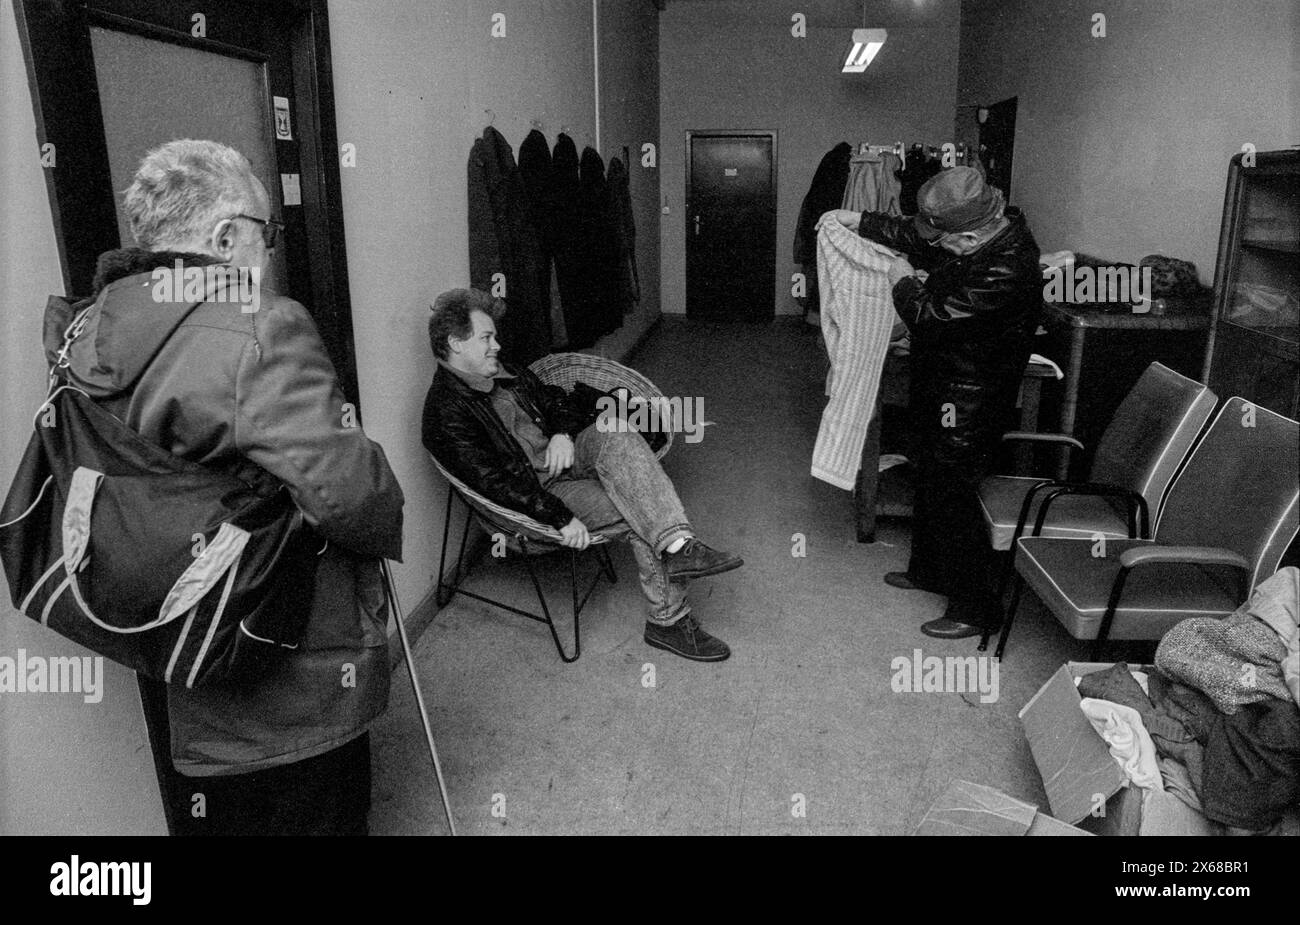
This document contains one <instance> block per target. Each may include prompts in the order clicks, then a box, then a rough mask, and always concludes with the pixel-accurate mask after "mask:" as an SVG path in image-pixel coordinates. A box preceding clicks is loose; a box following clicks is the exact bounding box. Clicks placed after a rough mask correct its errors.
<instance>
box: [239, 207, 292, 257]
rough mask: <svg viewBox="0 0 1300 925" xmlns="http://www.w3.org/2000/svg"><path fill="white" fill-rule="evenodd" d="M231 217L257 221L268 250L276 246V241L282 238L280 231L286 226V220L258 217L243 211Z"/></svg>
mask: <svg viewBox="0 0 1300 925" xmlns="http://www.w3.org/2000/svg"><path fill="white" fill-rule="evenodd" d="M230 217H231V218H246V219H248V220H249V221H250V222H257V223H258V224H259V225H261V226H262V243H263V244H265V245H266V249H267V250H271V249H273V248H274V247H275V242H276V241H278V240H279V239H280V232H281V231H283V230H284V228H285V225H284V222H281V221H278V220H276V219H274V218H257V217H256V216H253V215H244V214H243V213H240V214H239V215H232V216H230Z"/></svg>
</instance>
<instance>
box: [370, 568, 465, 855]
mask: <svg viewBox="0 0 1300 925" xmlns="http://www.w3.org/2000/svg"><path fill="white" fill-rule="evenodd" d="M379 562H380V568H381V569H382V570H383V573H384V588H385V590H386V591H387V593H388V600H389V604H390V606H391V607H392V610H393V616H394V617H395V618H396V619H397V635H398V637H399V638H401V640H402V652H403V653H404V654H405V656H406V671H407V673H408V674H409V675H410V676H411V690H413V691H415V705H416V706H417V707H418V708H419V710H420V722H421V723H423V724H424V738H425V741H426V742H428V743H429V757H431V758H432V759H433V772H434V773H435V774H436V775H437V776H438V793H439V794H440V795H441V796H442V810H443V812H444V813H446V814H447V827H448V828H449V829H450V830H451V834H452V835H453V836H454V835H455V834H456V823H455V822H454V821H452V818H451V803H450V802H448V800H447V784H446V783H445V782H444V781H443V779H442V764H441V763H439V761H438V749H437V747H436V746H435V745H434V744H433V729H432V728H431V727H430V726H429V711H428V710H426V709H425V708H424V694H422V693H421V692H420V679H419V678H418V677H417V676H416V674H415V657H414V656H413V655H412V654H411V642H410V640H409V639H407V638H406V621H405V619H404V618H403V615H402V605H401V604H399V603H398V602H397V585H396V584H394V583H393V572H392V570H391V569H390V568H389V567H388V560H387V559H380V560H379Z"/></svg>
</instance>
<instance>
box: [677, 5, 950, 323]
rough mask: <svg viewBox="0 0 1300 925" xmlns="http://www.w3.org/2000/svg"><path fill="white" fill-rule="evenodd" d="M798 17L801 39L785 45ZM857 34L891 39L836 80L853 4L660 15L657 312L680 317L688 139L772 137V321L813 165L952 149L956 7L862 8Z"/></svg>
mask: <svg viewBox="0 0 1300 925" xmlns="http://www.w3.org/2000/svg"><path fill="white" fill-rule="evenodd" d="M796 9H806V10H807V11H808V19H807V37H806V38H796V37H794V36H793V35H792V34H791V26H792V21H791V14H792V12H793V11H794V10H796ZM867 9H868V12H867V25H868V26H871V27H884V28H886V29H888V30H889V37H888V39H887V40H886V42H885V46H884V48H883V49H881V51H880V53H879V54H878V55H877V56H876V59H875V60H874V61H873V62H872V63H871V65H870V67H868V68H867V71H866V73H864V74H854V75H847V74H842V73H841V72H840V71H841V68H842V66H843V64H844V59H845V57H846V56H847V54H848V52H849V49H850V48H851V46H852V31H853V29H854V28H860V27H862V26H863V13H862V4H860V3H857V2H851V3H831V2H825V0H823V2H819V3H812V4H795V5H793V6H792V5H791V4H789V3H787V2H784V0H709V2H707V3H705V2H698V0H697V2H682V0H674V2H671V3H669V4H668V8H667V10H666V11H665V12H664V13H662V14H661V15H660V31H659V49H660V55H659V81H660V88H661V94H662V95H661V100H660V109H659V112H660V129H661V133H660V134H661V139H662V145H661V152H660V153H661V165H662V175H663V179H662V183H663V197H664V204H666V205H667V206H668V207H669V209H670V214H668V215H665V216H663V219H662V220H663V257H662V264H661V266H662V271H661V272H662V280H661V284H662V286H663V293H664V294H663V305H664V311H665V312H684V311H685V310H686V277H685V268H686V250H685V247H686V215H685V211H684V210H685V195H686V165H685V151H686V141H685V140H686V132H687V131H688V130H697V131H703V130H711V129H712V130H717V129H763V130H771V129H775V130H776V132H777V162H778V163H777V239H776V267H777V273H776V277H777V279H776V292H775V299H776V310H777V312H778V313H781V314H784V313H791V314H797V313H799V312H800V311H801V309H800V308H799V306H798V304H797V303H796V302H795V301H794V299H793V297H792V296H791V295H790V275H791V273H793V272H795V270H796V269H797V267H796V265H795V263H794V260H793V255H792V250H793V246H794V226H795V221H796V219H797V218H798V215H799V206H800V205H801V204H802V202H803V197H804V195H805V194H806V193H807V192H808V186H809V184H810V183H811V182H812V177H813V173H814V172H815V171H816V169H817V164H818V163H819V162H820V161H821V158H822V156H823V155H824V154H825V153H826V152H827V151H829V150H830V149H831V148H833V147H834V146H835V145H836V144H838V143H839V142H841V141H847V142H849V143H851V144H859V143H861V142H867V141H869V142H872V143H876V144H892V143H893V142H895V141H904V142H909V143H910V142H912V141H923V142H927V143H934V144H939V143H942V142H945V141H948V140H950V139H951V136H952V131H953V106H954V103H955V100H956V86H957V50H958V49H957V42H958V32H959V12H960V10H959V7H958V4H957V3H956V0H934V2H930V3H926V4H924V5H917V4H913V3H901V4H900V3H895V2H889V0H871V2H869V3H868V5H867Z"/></svg>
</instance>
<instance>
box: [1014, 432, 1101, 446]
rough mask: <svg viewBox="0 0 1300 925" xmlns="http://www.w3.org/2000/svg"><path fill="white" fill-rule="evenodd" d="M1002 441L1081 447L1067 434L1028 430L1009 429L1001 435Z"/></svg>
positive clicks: (1079, 442)
mask: <svg viewBox="0 0 1300 925" xmlns="http://www.w3.org/2000/svg"><path fill="white" fill-rule="evenodd" d="M1002 441H1003V442H1004V443H1066V444H1069V445H1070V446H1072V447H1074V448H1075V449H1077V450H1082V449H1083V443H1082V442H1081V441H1080V440H1079V439H1078V438H1077V437H1071V436H1070V435H1069V434H1040V433H1037V432H1035V431H1030V430H1009V431H1007V432H1006V433H1005V434H1003V435H1002Z"/></svg>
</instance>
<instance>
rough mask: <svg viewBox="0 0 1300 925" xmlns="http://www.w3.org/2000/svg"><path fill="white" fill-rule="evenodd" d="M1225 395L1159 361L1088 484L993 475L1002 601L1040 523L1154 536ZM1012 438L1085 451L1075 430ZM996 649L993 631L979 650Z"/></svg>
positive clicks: (1102, 447)
mask: <svg viewBox="0 0 1300 925" xmlns="http://www.w3.org/2000/svg"><path fill="white" fill-rule="evenodd" d="M1216 401H1217V398H1216V396H1215V394H1214V393H1213V392H1211V391H1210V390H1209V389H1208V388H1206V387H1205V386H1204V385H1202V384H1201V383H1199V382H1197V381H1196V380H1194V379H1189V378H1188V377H1186V376H1184V375H1182V374H1180V373H1176V372H1174V371H1173V370H1172V369H1170V368H1169V367H1167V366H1164V365H1162V364H1160V363H1152V364H1151V365H1150V366H1148V367H1147V368H1146V370H1145V371H1144V372H1143V373H1142V376H1141V377H1140V378H1139V379H1138V381H1137V382H1136V383H1135V384H1134V385H1133V388H1132V389H1131V390H1130V391H1129V393H1128V395H1127V396H1125V398H1124V400H1123V401H1122V402H1121V403H1120V405H1119V407H1118V408H1116V409H1115V414H1114V416H1113V417H1112V418H1111V422H1110V424H1109V425H1108V426H1107V427H1106V430H1105V432H1104V433H1103V434H1102V436H1101V440H1100V441H1099V442H1098V444H1097V453H1096V455H1095V457H1094V458H1093V463H1092V467H1091V470H1090V471H1089V473H1088V478H1087V480H1086V481H1083V482H1070V481H1063V480H1058V479H1041V478H1032V477H1026V476H1012V475H993V476H990V477H989V478H987V479H985V480H984V481H983V482H982V483H981V484H980V488H979V501H980V508H981V510H982V512H983V515H984V524H985V527H986V528H987V530H988V535H989V542H990V543H991V544H992V546H993V549H994V550H996V551H998V552H1006V553H1007V555H1006V557H1005V558H1006V561H1005V563H1004V565H1003V568H1002V573H1001V580H1000V582H999V585H998V602H999V604H1000V603H1001V602H1002V601H1003V600H1004V599H1005V596H1006V590H1007V587H1008V585H1009V583H1010V580H1011V576H1012V574H1013V561H1012V560H1013V557H1012V556H1011V554H1010V551H1011V550H1012V549H1014V547H1015V544H1016V542H1017V541H1018V540H1019V539H1020V537H1021V536H1023V535H1024V534H1025V532H1026V528H1027V527H1029V526H1030V525H1032V526H1033V531H1032V532H1033V535H1034V536H1049V537H1055V538H1061V539H1084V538H1088V539H1091V538H1095V537H1099V536H1100V537H1104V538H1105V539H1107V540H1118V539H1140V538H1147V537H1150V535H1151V532H1150V524H1151V522H1152V515H1153V514H1154V513H1155V512H1157V511H1158V510H1159V507H1160V501H1161V499H1162V498H1163V497H1164V494H1165V491H1166V490H1167V489H1168V487H1169V483H1170V481H1172V480H1173V477H1174V473H1175V472H1176V471H1177V469H1178V466H1179V465H1180V464H1181V463H1182V461H1183V460H1184V459H1185V458H1186V456H1187V452H1188V451H1189V450H1190V449H1191V447H1192V445H1193V443H1195V441H1196V437H1197V435H1198V434H1199V433H1200V432H1201V429H1202V428H1203V427H1204V426H1205V422H1206V421H1208V420H1209V419H1210V415H1211V414H1213V413H1214V406H1215V403H1216ZM1003 440H1004V441H1008V442H1010V441H1025V442H1037V443H1054V444H1058V445H1061V446H1064V447H1067V448H1068V447H1073V448H1076V449H1082V444H1081V443H1079V441H1078V440H1076V439H1075V438H1074V437H1072V436H1070V435H1068V434H1052V433H1021V432H1014V433H1009V434H1006V435H1005V436H1004V437H1003ZM987 647H988V635H987V634H986V635H985V636H984V637H983V638H982V639H981V640H980V645H979V650H980V651H981V652H982V651H984V650H985V649H986V648H987Z"/></svg>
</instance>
